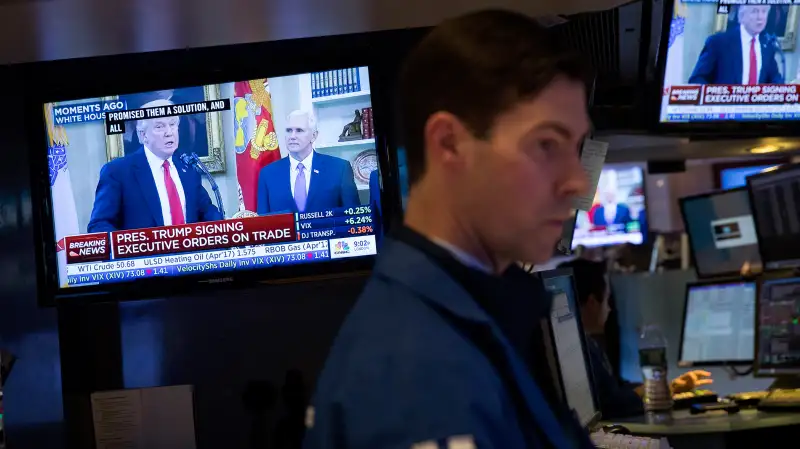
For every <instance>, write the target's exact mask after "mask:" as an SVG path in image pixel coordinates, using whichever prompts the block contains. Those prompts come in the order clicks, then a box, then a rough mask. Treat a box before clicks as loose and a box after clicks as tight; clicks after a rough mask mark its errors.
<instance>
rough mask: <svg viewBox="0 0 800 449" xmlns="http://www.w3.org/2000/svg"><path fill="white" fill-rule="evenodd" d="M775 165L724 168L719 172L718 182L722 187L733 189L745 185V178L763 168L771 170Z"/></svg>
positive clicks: (761, 170)
mask: <svg viewBox="0 0 800 449" xmlns="http://www.w3.org/2000/svg"><path fill="white" fill-rule="evenodd" d="M776 167H778V166H777V165H754V166H751V167H735V168H725V169H723V170H720V172H719V184H720V187H721V188H722V189H725V190H728V189H735V188H738V187H744V186H746V185H747V178H748V177H750V176H752V175H755V174H758V173H761V172H763V171H764V170H772V169H774V168H776Z"/></svg>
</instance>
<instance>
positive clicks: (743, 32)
mask: <svg viewBox="0 0 800 449" xmlns="http://www.w3.org/2000/svg"><path fill="white" fill-rule="evenodd" d="M739 30H740V34H741V35H742V43H743V44H747V45H750V41H752V40H753V38H754V37H755V38H756V43H758V42H759V40H758V34H756V35H755V36H753V35H751V34H750V33H748V32H747V30H746V29H744V25H739Z"/></svg>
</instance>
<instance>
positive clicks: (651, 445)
mask: <svg viewBox="0 0 800 449" xmlns="http://www.w3.org/2000/svg"><path fill="white" fill-rule="evenodd" d="M591 438H592V443H594V447H596V448H601V449H630V448H635V449H672V448H671V447H670V445H669V442H667V439H666V438H659V439H656V438H647V437H636V436H633V435H623V434H619V433H605V432H603V431H602V430H600V431H597V432H593V433H592V434H591Z"/></svg>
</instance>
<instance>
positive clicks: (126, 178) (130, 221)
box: [87, 100, 223, 232]
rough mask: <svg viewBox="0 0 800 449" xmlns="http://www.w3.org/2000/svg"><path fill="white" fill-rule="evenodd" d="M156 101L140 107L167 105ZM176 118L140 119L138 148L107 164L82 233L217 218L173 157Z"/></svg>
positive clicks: (197, 183)
mask: <svg viewBox="0 0 800 449" xmlns="http://www.w3.org/2000/svg"><path fill="white" fill-rule="evenodd" d="M172 104H173V103H172V102H170V101H168V100H155V101H151V102H149V103H146V104H144V105H142V108H143V109H144V108H152V107H158V106H171V105H172ZM179 125H180V117H178V116H173V117H159V118H153V119H147V120H139V121H138V122H137V123H136V135H137V136H138V138H139V143H140V144H141V147H140V148H139V149H138V150H136V151H135V152H133V153H131V154H129V155H127V156H125V157H122V158H119V159H115V160H113V161H111V162H109V163H107V164H106V165H105V166H103V168H102V169H101V170H100V181H99V182H98V183H97V193H96V194H95V198H94V206H93V207H92V217H91V219H90V220H89V225H88V227H87V232H108V231H119V230H125V229H139V228H151V227H157V226H169V225H179V224H186V223H197V222H203V221H214V220H222V219H223V217H222V214H220V212H219V209H217V208H216V206H214V204H213V203H212V202H211V199H210V198H209V196H208V192H206V189H205V188H203V184H202V181H201V179H200V175H199V174H197V172H195V171H194V169H193V168H191V167H189V166H187V165H186V164H184V163H183V162H182V161H181V160H180V158H177V157H176V158H173V157H172V156H173V155H174V154H175V152H176V151H177V150H178V145H179V144H180V139H179V137H178V127H179Z"/></svg>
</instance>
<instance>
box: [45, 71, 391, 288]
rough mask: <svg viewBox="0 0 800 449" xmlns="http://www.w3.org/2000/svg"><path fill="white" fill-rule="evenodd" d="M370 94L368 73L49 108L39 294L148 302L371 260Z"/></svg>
mask: <svg viewBox="0 0 800 449" xmlns="http://www.w3.org/2000/svg"><path fill="white" fill-rule="evenodd" d="M370 92H371V91H370V70H369V68H368V67H345V68H341V69H335V70H326V71H322V72H314V73H298V74H295V75H290V76H280V77H273V78H256V79H242V80H235V79H234V80H230V82H224V83H217V84H207V85H189V86H186V85H179V86H174V87H170V88H165V89H162V90H156V91H149V92H138V93H131V94H123V93H122V92H114V91H110V92H107V94H106V95H104V96H99V97H94V98H75V99H74V100H70V101H58V102H47V103H44V104H41V113H42V114H43V115H44V124H45V126H44V128H45V129H43V130H42V132H41V136H43V138H42V141H41V144H40V145H38V146H36V147H35V151H34V153H33V157H37V158H46V159H47V163H48V170H47V173H48V176H49V179H48V180H47V183H48V185H49V188H47V189H46V190H47V192H46V193H45V194H44V195H43V201H44V202H45V203H46V207H44V211H45V213H44V214H43V215H44V216H43V217H42V221H43V223H42V226H43V229H45V230H46V231H47V232H44V233H43V235H44V236H45V240H46V241H45V242H44V245H45V248H44V253H45V254H46V256H47V257H46V258H45V262H46V264H47V266H48V269H47V270H46V276H45V280H44V281H45V285H44V286H43V288H45V289H46V290H47V291H49V292H50V293H52V295H53V296H54V297H67V296H74V295H83V294H89V293H107V292H109V291H112V290H113V289H114V288H115V287H114V286H121V287H116V288H125V287H126V288H127V290H126V293H125V294H127V295H131V294H132V295H133V296H137V293H136V290H139V289H140V287H141V286H144V285H161V284H159V282H162V283H165V284H164V285H167V284H168V283H170V282H172V284H171V285H173V286H180V285H181V284H179V283H178V281H180V280H185V279H191V280H193V281H203V282H223V281H230V280H233V279H234V278H236V277H237V276H239V275H240V274H247V273H250V274H251V275H253V276H256V277H258V278H265V277H267V278H268V277H269V276H265V274H266V273H267V272H270V273H273V272H275V270H280V269H282V267H288V266H295V267H296V266H300V265H308V264H314V265H315V266H318V267H321V268H318V269H317V270H314V272H315V273H318V274H319V273H324V272H325V269H324V268H322V267H324V266H325V265H326V264H328V265H331V264H335V263H338V262H340V261H343V260H353V259H369V258H372V257H373V256H374V255H375V254H376V253H377V249H378V240H379V238H380V231H381V229H382V226H381V224H382V223H381V215H380V214H379V213H378V211H379V209H380V207H379V202H380V186H379V185H380V182H379V163H378V159H379V157H378V153H377V152H376V150H377V151H382V150H381V148H382V146H381V145H380V142H382V140H381V139H377V142H378V144H376V138H377V137H378V136H377V134H376V129H375V127H374V124H373V123H374V120H373V119H372V117H373V114H372V96H371V93H370ZM48 236H52V241H47V240H48ZM307 272H309V273H310V272H311V271H307ZM282 273H284V274H286V273H288V271H284V272H282ZM178 290H180V288H178ZM114 291H122V290H114Z"/></svg>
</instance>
